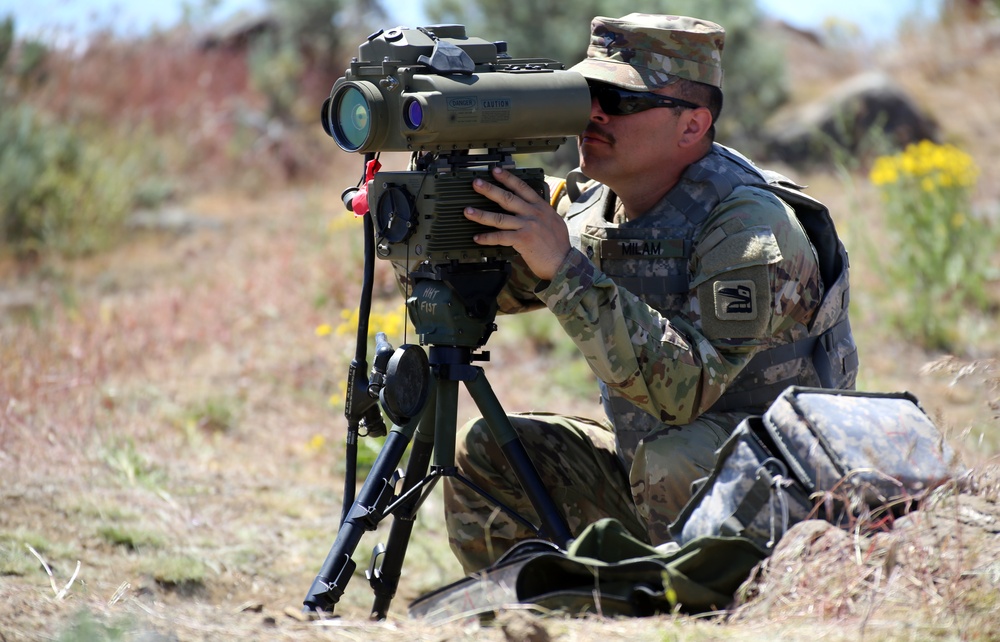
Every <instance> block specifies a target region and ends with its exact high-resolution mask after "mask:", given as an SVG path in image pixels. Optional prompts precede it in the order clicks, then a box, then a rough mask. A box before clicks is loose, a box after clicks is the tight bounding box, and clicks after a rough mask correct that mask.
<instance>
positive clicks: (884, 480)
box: [670, 386, 965, 549]
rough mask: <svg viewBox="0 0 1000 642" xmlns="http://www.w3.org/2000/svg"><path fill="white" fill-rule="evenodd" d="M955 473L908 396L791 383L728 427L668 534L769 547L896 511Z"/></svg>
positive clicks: (958, 468) (950, 456)
mask: <svg viewBox="0 0 1000 642" xmlns="http://www.w3.org/2000/svg"><path fill="white" fill-rule="evenodd" d="M964 472H965V470H964V467H963V466H962V465H961V463H960V462H959V461H958V458H957V457H956V455H955V453H954V452H953V451H952V449H951V448H950V446H949V445H948V444H947V443H946V442H945V440H944V438H943V437H942V435H941V433H940V432H939V431H938V429H937V427H936V426H935V425H934V423H933V422H932V421H931V419H930V417H928V416H927V414H926V413H925V412H924V410H923V409H922V408H921V407H920V404H919V403H918V402H917V399H916V398H915V397H914V396H913V395H912V394H910V393H908V392H898V393H870V392H859V391H854V390H829V389H822V388H806V387H799V386H790V387H789V388H787V389H786V390H785V391H784V392H782V394H781V395H780V396H779V397H778V398H777V399H776V400H775V401H774V403H773V404H772V405H771V406H770V407H769V408H768V410H767V412H765V413H764V415H763V416H762V417H756V416H755V417H748V418H747V419H746V420H744V421H743V422H742V423H741V424H740V425H739V426H738V427H737V428H736V430H735V431H734V432H733V434H732V435H731V437H730V438H729V439H728V440H727V441H726V443H725V444H723V446H722V447H721V448H720V449H719V451H718V455H717V461H716V465H715V468H714V469H713V471H712V473H711V475H709V477H707V478H706V479H704V480H703V481H702V482H700V485H698V486H697V490H696V492H695V493H694V495H693V497H692V498H691V500H690V501H689V502H688V503H687V504H686V505H685V507H684V509H683V510H682V511H681V514H680V515H679V516H678V518H677V520H676V521H675V522H674V523H673V524H671V525H670V532H671V535H672V536H673V537H674V539H675V540H676V541H677V542H678V543H679V544H681V545H683V544H684V543H686V542H689V541H692V540H693V539H694V538H697V537H702V536H712V535H723V536H742V537H746V538H747V539H749V540H751V541H753V542H754V543H756V544H757V545H759V546H761V547H763V548H765V549H770V548H771V547H772V546H773V545H774V543H775V542H777V540H778V539H779V538H780V537H781V536H782V535H783V534H784V532H785V531H786V530H788V528H789V527H790V526H791V525H792V524H794V523H796V522H799V521H802V520H804V519H808V518H810V517H819V518H823V519H827V520H829V521H831V522H833V523H835V524H839V525H842V524H844V523H847V522H850V521H852V519H853V518H856V517H858V516H860V515H861V514H862V513H864V512H865V511H883V512H885V513H890V512H891V513H894V514H899V513H902V512H905V511H907V510H909V509H911V508H913V507H915V505H916V503H917V502H918V501H919V500H920V499H921V497H923V495H925V494H926V493H927V492H928V491H929V490H931V489H933V488H935V487H937V486H938V485H940V484H941V483H943V482H945V481H947V480H949V479H952V478H955V477H958V476H960V475H962V474H963V473H964Z"/></svg>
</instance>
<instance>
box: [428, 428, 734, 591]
mask: <svg viewBox="0 0 1000 642" xmlns="http://www.w3.org/2000/svg"><path fill="white" fill-rule="evenodd" d="M742 416H745V415H736V414H733V413H729V414H726V415H714V416H712V418H709V417H708V416H704V415H703V416H702V417H700V418H699V419H697V420H695V421H694V422H692V423H690V424H687V425H684V426H663V427H661V428H660V429H657V430H654V431H653V432H651V433H650V434H649V435H647V436H646V438H645V439H643V441H642V442H641V443H640V444H639V447H638V448H637V449H636V452H635V458H634V460H633V462H632V466H631V470H626V469H625V465H624V463H623V461H622V459H621V457H619V455H618V452H617V450H616V448H615V438H614V434H613V433H612V431H611V428H610V427H609V426H607V425H605V424H602V423H598V422H596V421H592V420H590V419H584V418H580V417H566V416H561V415H554V414H546V413H533V414H523V415H512V416H511V417H510V419H511V423H512V424H513V426H514V430H515V431H516V432H517V433H518V436H519V437H520V439H521V441H522V442H523V443H524V446H525V449H526V450H527V452H528V455H529V457H530V458H531V460H532V463H533V464H534V465H535V468H536V469H537V470H538V473H539V475H540V476H541V478H542V482H543V484H544V485H545V487H546V489H547V490H548V491H549V493H550V494H551V496H552V499H553V500H554V501H555V503H556V505H557V506H559V507H560V508H561V509H562V510H563V513H564V516H565V517H566V520H567V523H568V526H569V529H570V531H571V532H572V533H573V535H574V536H575V535H577V534H579V533H580V531H582V530H583V528H584V527H586V526H587V525H589V524H591V523H592V522H595V521H597V520H598V519H601V518H605V517H612V518H615V519H617V520H618V521H619V522H621V523H622V524H623V525H624V527H625V528H626V529H628V531H629V532H630V533H632V534H633V535H634V536H635V537H637V538H639V539H640V540H643V541H646V542H649V543H651V544H653V545H658V544H662V543H664V542H668V541H670V533H669V531H668V526H669V525H670V523H671V522H673V521H674V520H675V519H676V518H677V515H678V514H679V513H680V510H681V508H683V506H684V504H685V503H687V501H688V499H690V497H691V484H692V482H694V481H695V480H697V479H700V478H702V477H705V476H707V475H708V473H709V472H710V471H711V469H712V466H713V464H714V462H715V451H716V450H718V448H719V447H720V446H721V445H722V444H723V442H725V440H726V438H727V437H728V436H729V434H730V433H731V432H732V429H733V427H735V425H736V424H737V423H738V421H739V419H740V418H742ZM455 461H456V464H457V465H458V468H459V471H460V473H461V474H462V475H464V476H466V477H468V478H469V479H470V480H471V481H472V482H474V483H475V484H476V485H478V486H480V487H481V488H483V489H485V490H486V491H487V492H489V493H490V494H492V495H493V496H495V497H496V498H497V499H498V500H499V501H501V502H503V503H504V504H505V505H507V506H509V507H511V508H513V509H514V510H515V511H516V512H518V513H519V514H520V515H522V516H524V517H525V518H527V519H528V521H530V522H532V523H533V524H539V523H540V520H539V518H538V515H537V513H536V512H535V510H534V508H533V507H532V506H531V503H530V502H529V501H528V498H527V497H526V496H525V494H524V492H523V491H522V490H521V486H520V482H519V481H518V480H517V477H516V475H515V474H514V471H513V470H512V469H511V467H510V465H509V464H508V463H507V459H506V457H505V456H504V454H503V452H502V451H501V450H500V447H499V445H497V444H496V442H495V441H494V440H493V439H492V437H491V435H490V432H489V429H488V427H487V426H486V424H485V422H484V420H482V419H478V420H476V421H473V422H471V423H470V424H467V425H466V426H464V427H463V428H462V429H461V430H460V431H459V433H458V436H457V443H456V454H455ZM444 501H445V521H446V524H447V527H448V537H449V542H450V544H451V548H452V550H453V551H454V552H455V555H456V556H457V557H458V560H459V562H461V564H462V567H463V568H464V569H465V571H466V572H469V573H471V572H473V571H477V570H479V569H482V568H485V567H486V566H488V565H489V564H491V563H492V562H494V561H496V560H497V558H499V557H500V555H502V554H503V553H504V552H505V551H507V550H508V549H509V548H510V547H511V546H513V545H514V544H515V543H517V542H518V541H521V540H523V539H528V538H531V537H535V534H534V533H533V532H532V531H531V530H530V529H528V528H527V527H525V526H523V525H522V524H520V523H518V522H517V521H516V520H514V519H511V518H510V517H509V516H508V515H506V514H505V513H503V512H502V511H500V510H498V509H497V508H496V507H495V506H493V505H492V504H490V503H489V502H488V501H487V500H485V499H484V498H483V497H481V496H480V495H479V494H478V493H476V492H475V491H473V490H471V489H469V488H468V487H467V486H466V485H465V484H462V483H460V482H457V481H454V480H452V479H450V478H445V484H444Z"/></svg>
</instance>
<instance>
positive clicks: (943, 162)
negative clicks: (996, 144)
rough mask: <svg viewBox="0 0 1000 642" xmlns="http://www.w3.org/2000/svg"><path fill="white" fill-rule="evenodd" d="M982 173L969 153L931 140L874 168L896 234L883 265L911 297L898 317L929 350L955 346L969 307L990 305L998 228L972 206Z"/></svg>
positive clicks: (872, 174) (872, 177) (909, 333)
mask: <svg viewBox="0 0 1000 642" xmlns="http://www.w3.org/2000/svg"><path fill="white" fill-rule="evenodd" d="M978 176H979V168H978V167H977V166H976V163H975V161H973V159H972V157H971V156H969V155H968V154H967V153H965V152H963V151H962V150H960V149H958V148H957V147H954V146H952V145H937V144H935V143H932V142H930V141H922V142H920V143H918V144H913V145H909V146H908V147H906V149H905V150H903V151H902V152H899V153H898V154H895V155H891V156H880V157H879V158H877V159H876V160H875V163H874V164H873V166H872V169H871V172H870V174H869V178H870V180H871V182H872V183H873V184H874V185H875V186H876V187H878V189H879V190H880V192H881V194H882V198H883V202H884V207H885V214H886V221H887V224H888V226H889V229H890V230H891V231H892V233H893V234H894V236H895V245H896V247H895V252H893V253H892V254H891V256H892V260H891V261H887V262H886V264H885V265H883V269H884V272H885V273H886V274H887V275H888V276H889V278H890V279H891V282H892V283H893V286H894V288H896V289H897V291H898V292H900V293H903V294H905V295H906V297H907V301H906V302H905V304H904V305H903V306H902V309H901V310H900V311H898V312H897V313H895V315H894V318H893V320H894V322H895V323H896V325H897V326H898V327H899V328H900V329H901V330H902V331H903V332H904V333H905V334H906V335H907V336H908V337H910V338H911V339H915V340H917V341H919V342H920V343H922V344H923V345H925V346H926V347H929V348H942V349H951V348H953V347H955V345H956V342H957V340H958V337H957V331H956V328H957V322H958V320H959V319H960V318H961V316H962V314H963V312H964V311H965V309H966V308H967V307H970V306H971V307H973V308H975V309H978V310H983V309H985V308H986V306H987V305H988V298H987V295H986V284H987V281H988V280H989V278H990V272H991V270H990V255H991V253H992V251H993V248H994V247H995V241H994V239H995V232H994V231H993V230H992V229H990V226H989V225H988V224H987V222H986V221H984V220H983V219H982V218H980V217H977V216H975V215H973V213H972V211H971V194H972V190H973V188H974V187H975V184H976V180H977V178H978Z"/></svg>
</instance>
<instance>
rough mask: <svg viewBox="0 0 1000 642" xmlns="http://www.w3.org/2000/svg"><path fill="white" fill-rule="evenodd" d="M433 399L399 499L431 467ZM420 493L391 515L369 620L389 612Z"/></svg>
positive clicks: (415, 442)
mask: <svg viewBox="0 0 1000 642" xmlns="http://www.w3.org/2000/svg"><path fill="white" fill-rule="evenodd" d="M436 415H437V413H436V412H435V405H434V397H433V396H432V397H431V399H430V405H429V406H428V408H427V410H426V411H425V412H424V416H423V418H422V419H421V420H420V424H419V426H418V427H417V433H416V436H415V437H414V440H413V447H412V448H411V449H410V459H409V461H408V462H407V463H406V476H405V477H404V478H403V488H402V490H401V491H400V495H404V494H406V492H407V491H409V490H411V489H412V488H414V487H415V486H416V485H417V484H419V483H420V482H421V481H422V480H424V478H425V477H426V476H427V469H428V468H429V467H430V462H431V453H432V451H433V450H434V427H435V422H436V419H435V418H436ZM420 497H421V495H420V493H413V496H412V499H409V500H407V501H406V502H405V503H403V504H401V505H400V506H399V507H398V508H396V509H395V510H394V511H393V514H392V527H391V529H390V530H389V540H388V542H387V543H386V546H385V555H384V557H383V558H382V563H381V564H380V565H379V567H378V568H377V569H373V571H372V575H371V577H369V578H368V580H369V582H370V584H371V586H372V590H373V591H374V592H375V601H374V603H373V604H372V612H371V619H373V620H384V619H385V618H386V615H387V613H388V612H389V604H390V603H391V602H392V598H393V597H395V595H396V588H397V587H398V586H399V577H400V574H401V573H402V569H403V558H404V557H405V555H406V548H407V546H408V545H409V542H410V534H411V532H412V531H413V525H414V522H415V520H416V516H417V509H418V508H419V506H420Z"/></svg>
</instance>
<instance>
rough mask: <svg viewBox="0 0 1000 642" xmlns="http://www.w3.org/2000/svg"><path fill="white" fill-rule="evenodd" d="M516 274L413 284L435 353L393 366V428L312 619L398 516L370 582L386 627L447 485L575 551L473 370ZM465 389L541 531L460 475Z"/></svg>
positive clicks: (414, 301) (387, 404)
mask: <svg viewBox="0 0 1000 642" xmlns="http://www.w3.org/2000/svg"><path fill="white" fill-rule="evenodd" d="M509 273H510V265H509V264H508V263H506V262H505V261H498V260H494V261H488V262H485V263H471V264H468V263H448V264H444V265H438V266H433V267H427V268H424V269H422V271H420V272H414V273H413V274H412V275H411V277H412V278H413V294H412V295H411V296H410V297H409V298H408V299H407V302H406V303H407V307H408V308H409V310H410V312H411V315H412V318H413V320H414V324H415V326H416V329H417V333H418V334H419V335H420V338H421V342H423V343H428V344H430V349H429V351H428V355H425V354H424V352H423V350H422V349H421V348H420V347H418V346H413V345H408V346H402V347H400V348H399V349H397V350H396V351H395V353H394V354H393V356H392V358H391V359H390V361H389V364H388V367H387V372H386V377H385V386H384V387H383V389H382V391H381V393H380V399H381V401H382V405H383V408H384V409H385V411H386V414H387V415H388V416H389V418H390V419H392V421H393V427H392V429H391V430H390V431H389V433H388V435H387V436H386V440H385V443H384V445H383V447H382V450H381V451H380V452H379V455H378V457H377V458H376V460H375V463H374V465H373V466H372V468H371V471H370V472H369V474H368V476H367V477H366V479H365V482H364V484H363V485H362V487H361V491H360V492H359V493H358V497H357V499H356V500H355V501H354V503H353V505H352V506H351V508H350V510H349V511H347V512H346V513H345V517H344V519H343V521H342V523H341V525H340V530H339V531H338V533H337V538H336V541H335V542H334V544H333V547H332V548H331V549H330V553H329V554H328V555H327V557H326V560H325V561H324V563H323V566H322V568H321V569H320V572H319V574H318V575H317V576H316V579H315V580H314V581H313V583H312V586H311V587H310V589H309V593H308V595H307V596H306V598H305V600H304V605H305V610H306V611H321V612H332V611H333V608H334V606H335V605H336V604H337V602H338V601H339V600H340V598H341V596H342V595H343V594H344V590H345V588H346V586H347V583H348V581H349V580H350V579H351V576H352V575H353V574H354V571H355V569H356V564H355V562H354V561H353V560H352V559H351V556H352V554H353V553H354V551H355V549H356V548H357V546H358V544H359V543H360V541H361V537H362V535H363V534H364V533H365V532H366V531H370V530H374V529H375V528H376V527H377V526H378V524H379V522H381V521H382V520H383V519H384V518H385V517H387V516H388V515H392V516H393V518H394V519H393V522H392V526H391V528H390V531H389V539H388V543H387V544H386V545H385V546H382V545H381V544H379V545H378V546H376V548H375V551H374V554H373V555H372V558H371V559H372V561H371V567H370V568H369V569H368V573H367V577H368V580H369V583H370V584H371V587H372V590H373V591H374V593H375V600H374V603H373V605H372V611H371V617H372V619H380V620H381V619H385V617H386V614H387V612H388V610H389V605H390V603H391V602H392V599H393V597H394V596H395V594H396V588H397V586H398V584H399V578H400V574H401V571H402V567H403V558H404V557H405V555H406V548H407V545H408V544H409V539H410V535H411V532H412V530H413V525H414V521H415V518H416V514H417V511H418V510H419V508H420V505H421V504H422V503H423V501H424V499H426V497H427V496H428V494H429V493H430V491H431V490H433V487H434V485H435V484H436V483H437V481H438V480H439V479H441V478H442V477H451V478H452V479H454V480H456V481H458V482H460V483H463V484H465V485H467V486H468V487H469V488H471V489H472V490H474V491H475V492H477V493H479V494H480V495H482V496H483V497H484V498H485V499H486V500H487V501H490V502H491V503H493V504H494V505H496V506H497V507H499V508H500V509H501V510H503V511H504V512H506V513H507V514H509V515H510V516H511V517H512V518H514V519H516V520H517V521H519V522H520V523H522V524H524V525H525V526H527V527H528V528H530V529H532V530H534V531H535V532H536V533H537V534H538V536H539V537H543V538H545V539H549V540H551V541H553V542H554V543H556V544H558V545H560V546H562V547H565V546H566V545H567V544H568V543H569V541H570V539H571V538H572V535H571V533H570V531H569V527H568V526H567V524H566V520H565V517H564V516H563V515H562V513H561V511H560V510H559V508H558V507H557V506H556V504H555V502H554V501H553V500H552V498H551V496H550V495H549V493H548V491H547V490H546V489H545V487H544V486H543V484H542V481H541V478H540V477H539V475H538V472H537V471H536V470H535V467H534V465H533V464H532V463H531V460H530V459H529V457H528V454H527V451H526V450H525V448H524V444H523V443H521V441H520V439H519V438H518V436H517V433H516V432H515V431H514V428H513V426H512V425H511V423H510V419H509V418H508V417H507V414H506V413H505V412H504V410H503V408H502V407H501V405H500V402H499V400H498V399H497V397H496V395H495V394H494V392H493V390H492V389H491V387H490V385H489V383H488V382H487V380H486V377H485V374H484V372H483V369H482V368H481V367H480V366H476V365H473V361H475V360H476V358H477V354H476V353H475V350H476V349H478V348H479V347H481V346H482V345H485V343H486V340H487V339H488V338H489V335H490V334H491V333H492V332H493V330H494V328H495V326H494V319H495V317H496V312H497V304H496V297H497V294H499V292H500V290H501V288H502V287H503V285H504V283H505V282H506V280H507V277H508V275H509ZM483 360H485V359H483ZM460 381H461V382H463V383H464V384H465V386H466V388H467V389H468V392H469V394H470V395H471V396H472V399H473V400H474V401H475V403H476V405H477V407H478V408H479V411H480V412H481V413H482V416H483V418H484V419H485V420H486V423H487V425H488V426H489V429H490V432H491V434H492V436H493V438H494V439H495V440H496V441H497V443H499V444H500V445H501V448H502V450H503V452H504V454H505V455H506V457H507V460H508V462H509V463H510V465H511V468H512V470H513V471H514V472H515V474H516V475H517V478H518V480H519V481H520V483H521V486H522V487H523V489H524V492H525V495H526V496H527V497H528V499H529V501H530V502H531V505H532V507H533V508H534V509H535V511H536V512H537V513H538V515H539V517H540V519H541V526H535V525H533V524H531V523H530V522H529V521H528V520H527V519H525V518H524V517H523V516H521V515H519V514H517V513H516V512H515V511H513V510H512V509H510V508H508V507H506V506H504V505H503V504H502V503H501V502H499V501H498V500H497V499H495V498H494V497H492V496H491V495H490V494H489V493H488V492H487V491H486V490H485V489H482V488H480V487H478V486H477V485H476V484H474V483H473V482H472V481H471V480H469V479H467V478H465V477H464V476H462V475H461V474H460V473H459V472H458V470H457V468H456V466H455V435H456V423H457V416H458V383H459V382H460ZM422 390H427V391H428V393H427V394H423V392H422ZM411 441H412V448H411V451H410V457H409V460H408V461H407V465H406V472H405V474H404V475H403V476H402V480H403V485H402V488H401V490H400V492H399V494H396V491H395V487H396V485H397V483H398V482H399V480H400V474H399V472H398V470H397V466H398V465H399V463H400V461H401V460H402V457H403V454H404V453H405V451H406V449H407V447H408V446H409V444H410V443H411Z"/></svg>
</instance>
